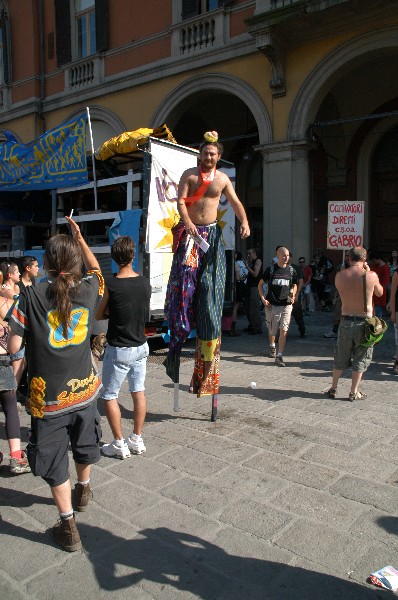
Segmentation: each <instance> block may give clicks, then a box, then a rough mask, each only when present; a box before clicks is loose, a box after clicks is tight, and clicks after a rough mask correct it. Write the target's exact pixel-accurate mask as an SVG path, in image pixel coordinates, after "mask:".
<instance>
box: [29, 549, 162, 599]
mask: <svg viewBox="0 0 398 600" xmlns="http://www.w3.org/2000/svg"><path fill="white" fill-rule="evenodd" d="M113 551H114V550H113ZM63 556H65V553H64V554H63ZM124 558H125V557H124ZM77 575H78V576H77ZM51 581H54V584H55V585H50V583H51ZM26 587H27V590H28V593H29V598H40V600H71V599H75V598H78V599H79V600H93V599H94V598H95V600H107V599H111V600H112V599H115V600H123V599H126V598H127V597H128V598H129V599H131V600H153V597H152V596H151V595H150V594H149V593H148V592H146V591H145V590H143V589H142V586H141V585H139V584H137V585H134V586H132V587H129V583H128V582H127V581H126V580H124V579H123V578H119V573H118V566H117V564H116V563H115V562H114V561H113V560H110V561H108V563H107V564H104V563H100V562H97V561H91V560H90V556H89V555H86V554H85V553H84V552H75V553H74V554H73V555H69V556H68V560H66V561H65V562H64V563H63V564H59V565H57V566H54V571H53V578H52V577H51V572H50V574H49V572H48V571H46V572H44V573H39V574H38V575H37V577H35V578H34V579H32V580H31V581H29V582H28V583H27V585H26Z"/></svg>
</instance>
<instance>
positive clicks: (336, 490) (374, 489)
mask: <svg viewBox="0 0 398 600" xmlns="http://www.w3.org/2000/svg"><path fill="white" fill-rule="evenodd" d="M369 476H370V479H361V478H359V477H353V476H350V475H344V476H343V477H341V478H340V479H339V480H338V481H336V482H335V483H334V484H333V485H331V486H330V488H329V491H330V492H331V493H332V494H338V495H340V496H343V497H344V498H349V499H351V500H355V501H356V502H362V503H363V504H365V505H369V506H374V507H376V508H379V509H380V510H384V511H386V512H388V513H391V514H394V513H395V512H396V510H397V506H398V487H395V486H393V485H387V484H383V483H382V482H380V483H379V482H378V481H377V480H375V478H372V473H369Z"/></svg>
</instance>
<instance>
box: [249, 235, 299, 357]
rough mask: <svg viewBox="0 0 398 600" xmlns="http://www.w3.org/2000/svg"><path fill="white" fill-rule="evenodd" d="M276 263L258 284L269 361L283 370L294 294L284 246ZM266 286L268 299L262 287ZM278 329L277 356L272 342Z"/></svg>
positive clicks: (294, 281) (292, 272) (292, 273)
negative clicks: (263, 313) (266, 284)
mask: <svg viewBox="0 0 398 600" xmlns="http://www.w3.org/2000/svg"><path fill="white" fill-rule="evenodd" d="M276 256H277V259H278V262H277V263H276V264H273V265H271V266H270V267H268V268H267V269H265V271H264V273H263V275H262V278H261V279H260V281H259V284H258V293H259V295H260V300H261V302H262V303H263V304H264V306H265V321H266V324H267V328H268V339H269V347H270V352H269V356H270V358H275V364H276V365H277V366H278V367H284V366H285V363H284V361H283V351H284V349H285V345H286V337H287V332H288V329H289V325H290V319H291V315H292V308H293V303H294V300H295V297H296V294H297V283H298V277H297V273H296V271H295V270H294V268H293V267H291V266H289V264H288V262H289V250H288V249H287V248H285V247H284V246H281V247H280V248H278V250H277V253H276ZM265 283H268V289H267V295H266V297H265V296H264V289H263V286H264V284H265ZM278 329H279V342H278V352H277V351H276V345H275V338H276V335H277V333H278Z"/></svg>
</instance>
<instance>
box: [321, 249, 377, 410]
mask: <svg viewBox="0 0 398 600" xmlns="http://www.w3.org/2000/svg"><path fill="white" fill-rule="evenodd" d="M349 262H350V266H349V268H348V269H344V270H342V271H339V272H338V273H337V275H336V279H335V286H336V288H337V291H338V292H339V294H340V298H341V303H342V309H341V313H342V314H341V322H340V327H339V333H338V338H337V345H336V350H335V356H334V365H333V381H332V387H331V388H330V389H329V390H328V392H327V394H328V396H329V398H335V397H336V391H337V384H338V381H339V379H340V377H341V375H342V373H343V371H344V369H347V368H348V367H349V366H350V365H351V364H352V380H351V391H350V394H349V396H348V400H350V401H351V402H354V400H361V399H362V398H365V397H366V394H363V393H362V392H360V391H359V390H358V387H359V384H360V382H361V379H362V374H363V373H364V372H365V371H366V369H367V368H368V366H369V365H370V361H371V360H372V354H373V348H365V347H364V346H361V345H360V343H361V339H362V338H363V336H364V332H365V318H366V317H371V316H372V314H373V305H372V297H373V294H375V296H378V297H380V296H382V294H383V287H382V286H381V285H380V282H379V278H378V276H377V274H376V273H375V272H374V271H371V270H370V268H369V265H368V264H367V262H366V250H365V249H364V248H362V246H358V247H356V248H351V250H350V252H349ZM364 274H365V275H366V313H365V306H364V293H363V276H364Z"/></svg>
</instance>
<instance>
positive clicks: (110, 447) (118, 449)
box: [101, 441, 130, 460]
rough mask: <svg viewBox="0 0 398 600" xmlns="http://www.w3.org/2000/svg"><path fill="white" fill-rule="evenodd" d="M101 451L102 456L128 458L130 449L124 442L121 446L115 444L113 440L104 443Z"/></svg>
mask: <svg viewBox="0 0 398 600" xmlns="http://www.w3.org/2000/svg"><path fill="white" fill-rule="evenodd" d="M101 452H102V454H104V456H113V457H114V458H121V459H122V460H124V459H125V458H130V450H129V447H128V446H127V444H126V442H124V444H123V446H116V444H115V442H114V441H113V442H112V443H111V444H104V445H103V446H102V447H101Z"/></svg>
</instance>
